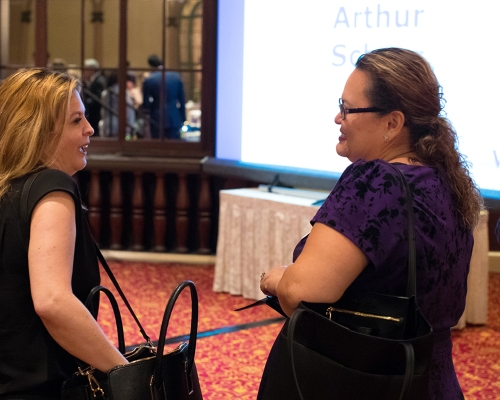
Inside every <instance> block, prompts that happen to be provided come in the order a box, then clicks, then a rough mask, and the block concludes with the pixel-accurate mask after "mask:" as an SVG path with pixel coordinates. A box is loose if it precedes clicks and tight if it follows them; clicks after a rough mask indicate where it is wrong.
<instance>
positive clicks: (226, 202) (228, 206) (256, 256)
mask: <svg viewBox="0 0 500 400" xmlns="http://www.w3.org/2000/svg"><path fill="white" fill-rule="evenodd" d="M326 196H327V193H325V197H326ZM314 201H315V200H312V199H307V198H303V197H295V196H288V195H282V194H276V193H269V192H263V191H259V190H257V189H232V190H223V191H221V192H220V214H219V236H218V242H217V255H216V261H215V276H214V284H213V290H214V291H216V292H228V293H231V294H235V295H242V296H243V297H245V298H248V299H260V298H262V297H263V296H264V294H263V293H262V292H261V290H260V289H259V282H260V275H261V273H262V272H266V271H268V270H269V269H270V268H271V267H273V266H276V265H285V264H286V265H288V264H290V263H291V262H292V253H293V249H294V248H295V245H296V244H297V242H298V241H299V240H300V238H302V237H303V236H304V235H306V234H308V233H309V231H310V230H311V225H310V224H309V221H310V220H311V219H312V217H313V216H314V214H315V213H316V211H317V210H318V208H319V207H318V206H313V205H312V203H313V202H314ZM474 239H475V245H474V250H473V253H472V259H471V269H470V274H469V281H468V286H469V290H468V294H467V305H466V311H465V312H464V315H463V317H462V319H461V320H460V322H459V324H458V325H457V327H459V328H461V327H464V326H465V323H466V322H469V323H473V324H484V323H486V320H487V314H488V248H489V244H488V212H487V211H485V212H483V214H482V218H481V220H480V223H479V225H478V227H477V228H476V230H475V232H474Z"/></svg>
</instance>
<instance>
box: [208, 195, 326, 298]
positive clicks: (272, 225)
mask: <svg viewBox="0 0 500 400" xmlns="http://www.w3.org/2000/svg"><path fill="white" fill-rule="evenodd" d="M327 195H328V194H327V193H325V197H326V196H327ZM314 201H315V200H312V199H307V198H304V197H295V196H287V195H282V194H276V193H269V192H263V191H260V190H257V189H233V190H223V191H221V192H220V213H219V236H218V241H217V256H216V261H215V276H214V285H213V289H214V291H216V292H229V293H231V294H241V295H243V297H246V298H249V299H260V298H262V297H263V296H264V294H263V293H262V292H261V290H260V288H259V281H260V275H261V273H262V272H267V271H268V270H269V269H270V268H271V267H273V266H276V265H284V264H286V265H288V264H291V263H292V252H293V249H294V248H295V245H296V244H297V242H298V241H299V240H300V238H301V237H303V236H304V235H306V234H308V233H309V231H310V230H311V225H310V223H309V221H310V220H311V219H312V217H313V216H314V214H315V213H316V211H317V210H318V208H319V206H312V203H313V202H314Z"/></svg>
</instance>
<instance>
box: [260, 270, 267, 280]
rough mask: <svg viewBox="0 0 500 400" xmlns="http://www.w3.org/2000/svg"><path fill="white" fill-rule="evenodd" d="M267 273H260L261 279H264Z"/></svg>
mask: <svg viewBox="0 0 500 400" xmlns="http://www.w3.org/2000/svg"><path fill="white" fill-rule="evenodd" d="M265 275H266V273H265V272H263V273H262V274H260V280H262V279H264V276H265Z"/></svg>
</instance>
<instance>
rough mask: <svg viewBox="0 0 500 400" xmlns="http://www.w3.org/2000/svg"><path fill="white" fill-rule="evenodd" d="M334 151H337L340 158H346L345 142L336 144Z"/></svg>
mask: <svg viewBox="0 0 500 400" xmlns="http://www.w3.org/2000/svg"><path fill="white" fill-rule="evenodd" d="M335 150H336V151H337V154H338V155H339V156H340V157H347V156H348V151H347V145H346V144H345V142H339V143H337V147H336V148H335Z"/></svg>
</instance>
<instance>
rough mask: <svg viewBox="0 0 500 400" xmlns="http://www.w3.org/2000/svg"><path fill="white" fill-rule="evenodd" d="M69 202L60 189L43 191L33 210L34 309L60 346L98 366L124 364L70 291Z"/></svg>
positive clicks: (72, 212) (103, 368) (71, 206)
mask: <svg viewBox="0 0 500 400" xmlns="http://www.w3.org/2000/svg"><path fill="white" fill-rule="evenodd" d="M75 238H76V224H75V203H74V201H73V199H72V198H71V196H70V195H69V194H67V193H65V192H52V193H49V194H47V195H46V196H45V197H44V198H43V199H42V200H41V201H40V202H39V203H38V204H37V206H36V207H35V209H34V210H33V214H32V218H31V228H30V243H29V249H28V264H29V274H30V285H31V296H32V298H33V304H34V306H35V311H36V313H37V314H38V315H39V316H40V318H41V319H42V322H43V324H44V325H45V327H46V328H47V330H48V332H49V333H50V335H51V336H52V337H53V338H54V340H55V341H56V342H57V343H59V345H60V346H61V347H63V348H64V349H65V350H66V351H68V352H69V353H71V354H72V355H73V356H75V357H77V358H79V359H80V360H82V361H84V362H86V363H88V364H90V365H92V366H94V367H95V368H97V369H99V370H101V371H108V370H109V369H111V368H112V367H114V366H116V365H120V364H126V363H127V360H126V359H125V358H124V357H123V356H122V355H121V353H120V352H119V351H118V350H117V349H116V347H115V346H114V345H113V344H112V343H111V342H110V341H109V339H108V338H107V337H106V335H105V334H104V333H103V332H102V330H101V328H100V327H99V325H98V324H97V322H96V321H95V320H94V318H93V317H92V315H91V314H90V312H89V311H88V310H87V309H86V308H85V306H84V305H83V304H82V303H81V302H80V300H78V299H77V298H76V297H75V295H74V294H73V291H72V288H71V277H72V272H73V257H74V249H75Z"/></svg>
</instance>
